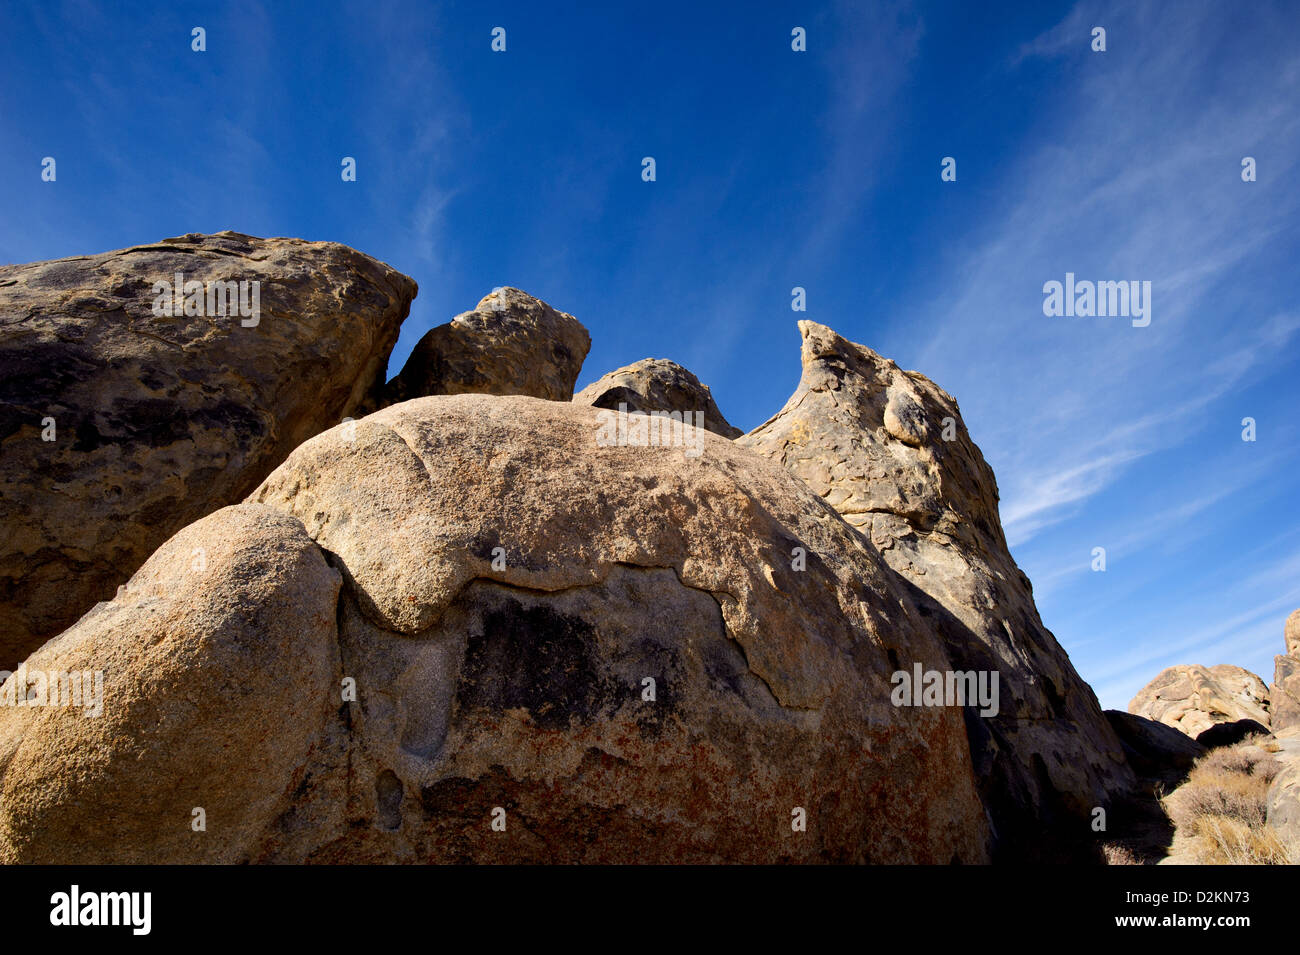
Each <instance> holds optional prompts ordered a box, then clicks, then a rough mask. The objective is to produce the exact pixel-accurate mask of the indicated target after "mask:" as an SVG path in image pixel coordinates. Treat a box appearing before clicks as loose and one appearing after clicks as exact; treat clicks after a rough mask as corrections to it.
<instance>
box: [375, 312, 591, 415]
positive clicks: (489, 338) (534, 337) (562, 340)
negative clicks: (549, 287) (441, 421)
mask: <svg viewBox="0 0 1300 955" xmlns="http://www.w3.org/2000/svg"><path fill="white" fill-rule="evenodd" d="M590 349H591V336H590V335H589V334H588V333H587V329H586V328H584V327H583V325H582V323H581V322H579V321H578V320H577V319H576V318H574V317H573V316H572V315H569V314H566V313H565V312H560V311H557V310H555V309H553V308H551V306H549V305H547V304H546V303H545V302H543V301H542V300H541V299H537V298H533V296H531V295H529V294H528V293H527V292H521V291H520V290H519V289H517V288H500V289H496V290H495V291H493V292H491V293H490V294H488V295H485V296H484V297H483V298H482V300H480V301H479V303H478V306H477V307H476V308H475V309H474V311H472V312H463V313H461V314H460V315H457V316H456V317H455V318H453V319H452V320H451V321H450V322H448V323H447V324H445V325H439V326H437V327H436V328H433V329H430V330H429V331H428V332H427V333H426V334H425V336H424V337H423V338H421V339H420V341H419V342H418V343H417V344H416V346H415V348H414V350H413V351H412V352H411V357H410V358H409V359H408V360H407V362H406V365H405V366H404V367H403V368H402V370H401V373H400V374H398V375H397V376H396V377H395V378H394V379H393V380H392V381H390V382H389V383H388V387H387V389H386V390H385V398H384V401H385V403H387V404H396V403H398V402H401V401H408V400H410V399H412V398H423V397H426V396H428V395H465V394H472V395H531V396H532V397H534V398H545V399H546V400H548V401H569V400H570V399H571V398H572V397H573V386H574V384H575V383H576V382H577V380H578V373H579V372H580V371H581V370H582V363H583V361H584V360H585V359H586V357H587V352H588V351H589V350H590Z"/></svg>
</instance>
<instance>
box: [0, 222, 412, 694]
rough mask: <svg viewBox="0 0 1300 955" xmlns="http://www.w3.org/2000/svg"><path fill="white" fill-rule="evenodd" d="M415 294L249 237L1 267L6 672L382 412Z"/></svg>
mask: <svg viewBox="0 0 1300 955" xmlns="http://www.w3.org/2000/svg"><path fill="white" fill-rule="evenodd" d="M178 279H179V281H180V282H181V283H182V284H181V288H180V289H179V290H178V295H177V296H176V297H175V299H174V298H173V296H172V294H171V290H170V286H171V285H172V284H174V283H176V282H177V280H178ZM155 283H168V286H167V287H166V288H162V287H155ZM189 283H197V284H195V285H192V286H191V285H190V284H189ZM223 283H231V284H230V285H226V284H223ZM239 283H244V284H243V285H242V287H241V286H240V284H239ZM253 283H257V284H253ZM241 293H242V298H241ZM415 293H416V287H415V283H414V282H413V281H411V280H410V279H409V278H407V277H406V276H404V275H401V274H400V273H398V272H396V271H394V270H393V269H391V268H389V267H388V266H387V265H384V264H383V263H382V262H378V261H376V260H374V259H372V258H369V257H368V256H365V255H362V254H361V253H359V252H356V251H354V250H352V249H349V248H347V247H345V246H342V245H337V244H335V243H328V242H305V241H303V240H300V239H259V238H253V237H251V236H246V235H241V234H239V233H235V232H221V233H218V234H216V235H186V236H182V237H179V238H174V239H164V240H162V241H161V242H158V243H155V244H153V245H142V246H134V247H132V248H128V249H121V250H118V251H116V252H108V253H104V254H101V255H90V256H77V257H73V258H67V259H59V260H56V261H51V262H35V263H32V264H29V265H17V266H5V267H3V268H0V528H3V534H0V667H9V668H12V667H13V666H15V665H16V664H17V663H18V662H19V661H20V660H22V659H23V658H24V657H25V656H27V654H28V653H30V652H31V651H32V650H34V649H36V648H37V647H39V646H40V645H41V644H42V643H43V642H45V640H47V639H48V638H50V637H52V636H54V635H55V634H57V633H59V632H60V631H62V630H63V629H64V628H66V627H68V626H69V625H70V624H72V623H73V622H75V621H76V620H77V618H78V617H80V616H81V615H82V614H83V613H85V612H86V611H87V610H88V609H89V608H90V607H91V606H92V605H93V604H94V603H95V602H96V601H101V600H105V599H107V598H109V597H111V596H112V594H113V592H114V591H115V590H116V588H117V587H118V585H120V584H121V583H123V582H124V581H125V580H126V579H127V578H128V577H129V576H130V575H131V573H132V571H134V570H135V569H136V568H138V567H139V566H140V564H141V563H142V562H143V561H144V560H145V559H146V558H147V557H148V556H149V554H150V553H152V552H153V551H154V550H155V549H156V548H157V547H158V546H159V545H160V544H161V543H162V542H163V541H165V540H167V539H168V538H169V537H171V535H172V534H174V533H175V532H176V531H177V530H179V529H180V528H182V527H184V526H186V525H187V524H190V523H191V522H193V521H194V520H196V519H198V518H200V517H202V516H204V515H206V514H208V513H211V512H212V511H214V510H215V509H217V508H219V507H222V506H224V505H226V504H230V503H233V502H235V501H238V500H239V499H241V498H242V497H243V496H245V495H246V494H248V492H249V491H250V490H251V489H252V488H254V487H256V486H257V484H258V482H259V481H261V480H262V479H263V478H264V477H266V475H267V474H268V473H270V471H271V470H272V469H273V468H274V467H275V466H276V465H277V464H279V463H280V462H281V461H282V460H283V459H284V457H285V455H287V454H288V453H289V452H290V451H291V450H292V449H293V448H294V447H296V446H297V445H298V444H300V443H301V442H302V441H304V440H306V439H307V438H309V437H311V436H312V435H314V434H317V433H319V432H320V431H322V430H323V429H325V428H328V427H332V426H333V425H335V424H337V423H338V422H339V421H340V420H341V419H342V418H344V417H345V416H347V415H350V414H352V413H354V411H355V410H356V409H358V408H360V407H362V406H363V405H364V404H366V403H367V402H368V401H372V400H373V398H374V396H375V395H376V394H377V390H378V389H380V388H382V386H383V376H384V370H385V365H386V362H387V360H388V354H389V352H390V351H391V349H392V347H393V345H394V343H395V342H396V341H397V336H398V331H399V326H400V325H401V322H402V319H403V318H405V317H406V315H407V312H408V309H409V307H410V302H411V299H412V298H413V297H414V295H415ZM241 304H242V305H243V306H244V311H243V312H242V313H241V312H240V311H239V307H240V305H241ZM173 305H175V307H173ZM155 306H157V309H155ZM156 310H157V311H158V312H159V313H160V314H155V311H156ZM222 313H224V314H222ZM245 313H246V314H245Z"/></svg>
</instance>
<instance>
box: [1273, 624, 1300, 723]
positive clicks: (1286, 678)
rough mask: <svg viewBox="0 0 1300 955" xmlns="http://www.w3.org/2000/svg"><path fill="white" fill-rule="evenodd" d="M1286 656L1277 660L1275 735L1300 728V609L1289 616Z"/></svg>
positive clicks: (1286, 633) (1274, 701) (1285, 634)
mask: <svg viewBox="0 0 1300 955" xmlns="http://www.w3.org/2000/svg"><path fill="white" fill-rule="evenodd" d="M1284 636H1285V640H1286V653H1285V654H1283V655H1281V656H1276V657H1274V658H1273V685H1272V686H1270V687H1269V718H1270V725H1271V727H1272V729H1273V732H1275V733H1281V732H1282V731H1283V730H1288V729H1292V728H1300V610H1297V611H1295V612H1294V613H1292V614H1291V616H1289V617H1287V620H1286V630H1285V633H1284Z"/></svg>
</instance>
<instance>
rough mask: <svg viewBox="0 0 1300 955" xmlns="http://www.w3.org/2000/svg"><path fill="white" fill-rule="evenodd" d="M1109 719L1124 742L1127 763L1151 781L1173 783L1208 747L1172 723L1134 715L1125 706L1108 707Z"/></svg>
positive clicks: (1178, 780)
mask: <svg viewBox="0 0 1300 955" xmlns="http://www.w3.org/2000/svg"><path fill="white" fill-rule="evenodd" d="M1105 713H1106V719H1107V720H1109V721H1110V725H1111V727H1112V728H1113V729H1114V730H1115V734H1116V735H1117V736H1118V737H1119V739H1120V742H1121V743H1123V745H1124V755H1125V757H1126V758H1127V759H1128V764H1129V765H1130V766H1131V767H1133V771H1134V772H1135V773H1137V774H1138V776H1139V777H1140V778H1142V779H1144V780H1146V781H1148V782H1150V783H1161V784H1164V785H1165V786H1169V785H1174V784H1177V783H1178V782H1180V781H1181V780H1182V779H1184V778H1185V777H1186V776H1187V773H1188V772H1189V771H1190V770H1191V768H1192V765H1193V764H1194V763H1195V762H1196V761H1197V760H1198V759H1200V758H1201V757H1202V756H1204V755H1205V754H1206V753H1207V752H1208V750H1207V749H1206V748H1205V747H1204V746H1202V745H1201V744H1200V743H1198V742H1196V740H1194V739H1191V738H1190V737H1188V736H1187V735H1185V734H1183V733H1180V732H1178V730H1176V729H1174V728H1173V727H1172V726H1166V725H1165V724H1164V723H1158V722H1156V721H1155V720H1149V719H1147V718H1146V717H1145V716H1134V715H1133V714H1132V713H1125V712H1124V711H1123V710H1106V711H1105Z"/></svg>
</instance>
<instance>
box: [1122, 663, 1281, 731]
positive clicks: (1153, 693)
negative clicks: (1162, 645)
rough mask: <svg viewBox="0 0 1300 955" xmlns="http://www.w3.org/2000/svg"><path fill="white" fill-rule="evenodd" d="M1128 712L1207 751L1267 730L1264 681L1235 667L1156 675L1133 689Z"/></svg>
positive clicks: (1188, 667)
mask: <svg viewBox="0 0 1300 955" xmlns="http://www.w3.org/2000/svg"><path fill="white" fill-rule="evenodd" d="M1128 711H1129V712H1130V713H1134V714H1136V715H1138V716H1145V717H1146V718H1147V719H1152V720H1156V721H1157V722H1160V723H1164V724H1165V725H1166V726H1172V727H1173V728H1174V729H1176V730H1179V731H1181V732H1183V733H1185V734H1186V735H1188V736H1190V737H1191V738H1192V739H1194V740H1197V741H1199V742H1201V743H1203V744H1205V745H1209V746H1223V745H1228V744H1231V743H1234V742H1237V741H1238V740H1240V739H1242V738H1244V737H1245V736H1248V735H1250V734H1251V733H1267V732H1268V731H1269V725H1270V717H1269V694H1268V687H1267V686H1265V685H1264V681H1263V680H1261V679H1260V678H1259V677H1257V676H1256V675H1255V674H1253V673H1251V672H1250V671H1249V670H1244V669H1242V668H1241V667H1238V666H1232V665H1230V664H1226V663H1221V664H1219V665H1217V666H1212V667H1205V666H1201V665H1200V664H1194V663H1193V664H1179V665H1177V666H1171V667H1167V668H1165V669H1164V670H1161V671H1160V672H1159V673H1158V674H1157V675H1156V678H1155V679H1154V680H1152V681H1151V682H1150V683H1148V684H1147V685H1146V686H1144V687H1143V688H1142V689H1140V690H1138V692H1137V695H1136V696H1134V697H1133V699H1132V700H1131V701H1130V702H1129V705H1128Z"/></svg>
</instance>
